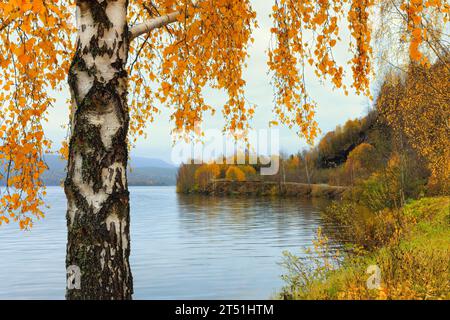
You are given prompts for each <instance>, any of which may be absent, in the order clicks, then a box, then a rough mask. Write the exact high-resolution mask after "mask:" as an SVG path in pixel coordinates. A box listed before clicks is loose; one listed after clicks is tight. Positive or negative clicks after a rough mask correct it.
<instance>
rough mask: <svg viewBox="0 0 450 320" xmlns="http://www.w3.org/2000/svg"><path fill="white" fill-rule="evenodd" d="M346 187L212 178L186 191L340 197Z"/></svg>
mask: <svg viewBox="0 0 450 320" xmlns="http://www.w3.org/2000/svg"><path fill="white" fill-rule="evenodd" d="M346 189H347V187H342V186H330V185H328V184H307V183H298V182H274V181H251V180H246V181H230V180H225V179H217V180H212V181H211V182H210V183H208V184H207V185H206V186H205V187H203V188H195V189H192V190H189V192H187V193H188V194H205V195H223V196H234V195H245V196H283V197H305V198H327V199H340V198H341V197H342V194H343V193H344V191H345V190H346Z"/></svg>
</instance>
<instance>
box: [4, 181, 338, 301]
mask: <svg viewBox="0 0 450 320" xmlns="http://www.w3.org/2000/svg"><path fill="white" fill-rule="evenodd" d="M47 191H48V194H47V196H46V201H47V204H48V205H49V206H50V208H48V209H46V217H45V218H44V219H42V220H40V221H37V222H36V223H35V225H34V227H33V229H32V230H31V231H29V232H23V231H20V230H18V226H17V225H16V224H10V225H6V226H5V225H3V226H1V227H0V299H64V294H65V250H66V236H67V230H66V220H65V210H66V200H65V195H64V192H63V190H62V188H60V187H48V189H47ZM130 193H131V258H130V259H131V268H132V272H133V277H134V296H133V297H134V298H135V299H268V298H270V297H273V296H274V295H275V293H276V292H277V291H279V290H280V288H281V287H282V285H283V282H282V280H281V279H280V276H281V275H282V274H283V269H282V267H281V266H280V265H279V262H281V260H282V251H283V250H290V251H292V252H294V253H298V254H303V248H305V247H311V241H312V240H313V239H314V236H315V233H316V230H317V228H318V227H320V226H324V222H323V221H322V219H321V216H320V210H321V208H323V206H324V205H325V204H326V203H324V202H323V201H313V200H306V199H283V198H241V197H232V198H225V197H224V198H221V197H205V196H186V195H178V194H176V192H175V187H130ZM325 227H328V228H329V227H330V226H325Z"/></svg>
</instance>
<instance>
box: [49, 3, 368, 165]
mask: <svg viewBox="0 0 450 320" xmlns="http://www.w3.org/2000/svg"><path fill="white" fill-rule="evenodd" d="M253 7H254V9H255V10H256V12H257V16H258V23H259V28H258V29H256V30H255V32H254V38H255V42H254V44H253V45H252V46H251V48H250V58H249V60H248V68H247V70H246V71H245V80H246V81H247V88H246V97H247V99H248V101H249V102H251V103H254V104H256V105H257V109H256V112H255V117H254V120H253V122H252V127H253V128H255V129H264V128H268V122H269V121H270V120H271V119H273V114H272V108H273V89H272V86H271V85H270V76H269V75H268V74H267V72H268V67H267V49H268V47H269V44H270V27H271V19H270V18H269V13H270V10H271V7H272V1H267V0H265V1H260V0H259V1H258V0H255V1H253ZM348 37H349V35H348V34H344V37H343V38H344V40H347V39H348ZM334 55H335V57H336V58H337V60H338V61H339V62H341V63H342V64H343V65H344V68H345V70H346V72H347V73H349V74H350V72H351V70H350V68H349V67H348V66H347V67H346V61H348V60H349V58H350V54H349V53H348V52H347V47H345V46H339V45H337V46H336V51H335V52H334ZM306 74H307V86H308V90H309V93H310V95H311V97H312V98H313V99H315V101H316V102H317V104H318V109H317V118H316V119H317V121H318V123H319V127H320V128H321V130H322V132H323V133H326V132H327V131H329V130H332V129H333V128H334V127H335V126H336V125H338V124H343V123H344V122H345V121H346V120H348V119H350V118H356V117H361V116H363V115H364V114H365V113H366V112H367V108H368V105H369V104H370V101H368V99H367V98H365V97H360V96H357V95H355V94H353V93H352V92H351V91H350V94H349V95H348V96H345V95H344V93H343V92H342V91H333V90H332V88H331V86H330V85H329V84H328V83H320V82H319V81H318V80H317V79H316V78H315V76H314V75H313V73H312V72H311V71H309V72H307V73H306ZM346 83H348V84H349V79H347V81H346ZM205 96H206V99H207V102H208V103H209V104H211V105H213V106H216V108H217V111H219V110H220V107H221V106H222V105H223V104H224V101H225V95H224V94H221V93H220V92H215V91H212V90H210V91H208V92H207V93H206V94H205ZM57 98H58V101H57V104H56V107H55V108H53V109H51V110H50V112H49V122H48V123H47V124H46V134H47V136H48V137H49V138H50V139H52V140H53V142H54V149H57V148H59V145H60V142H61V141H62V139H63V138H64V136H65V134H66V130H65V129H63V128H62V127H61V126H62V125H63V124H65V123H67V119H68V108H67V103H66V100H67V98H68V92H67V90H65V91H63V92H62V93H60V94H58V97H57ZM161 109H162V112H161V114H159V115H156V116H155V121H154V122H153V123H151V124H149V126H148V128H147V130H146V131H147V133H148V138H147V139H144V138H140V139H139V140H138V142H137V145H136V147H135V148H134V150H132V155H137V156H144V157H151V158H160V159H163V160H166V161H170V158H171V148H172V138H171V136H170V131H171V128H172V124H171V123H170V122H169V112H168V110H166V109H165V108H161ZM222 127H223V121H222V115H221V112H217V113H216V115H215V116H214V117H210V116H207V117H206V121H205V125H204V128H205V129H208V128H222ZM280 129H281V132H280V139H281V140H280V146H281V151H283V152H287V153H294V152H297V151H298V150H301V149H302V148H304V147H305V146H306V143H305V141H304V140H303V139H300V138H298V136H296V134H295V132H293V131H290V130H288V129H286V128H280Z"/></svg>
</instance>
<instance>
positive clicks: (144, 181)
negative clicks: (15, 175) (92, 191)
mask: <svg viewBox="0 0 450 320" xmlns="http://www.w3.org/2000/svg"><path fill="white" fill-rule="evenodd" d="M45 162H46V164H47V166H48V167H49V170H47V171H45V173H44V174H43V176H42V179H43V180H44V183H45V184H46V185H47V186H58V185H60V184H61V181H62V180H64V178H65V177H66V171H65V170H66V161H65V160H62V159H61V158H60V157H59V156H56V155H46V156H45ZM176 175H177V167H175V166H173V165H171V164H169V163H167V162H165V161H163V160H160V159H153V158H144V157H133V158H132V159H131V161H130V166H129V168H128V184H129V185H130V186H173V185H175V184H176ZM4 184H5V182H4V181H0V185H4Z"/></svg>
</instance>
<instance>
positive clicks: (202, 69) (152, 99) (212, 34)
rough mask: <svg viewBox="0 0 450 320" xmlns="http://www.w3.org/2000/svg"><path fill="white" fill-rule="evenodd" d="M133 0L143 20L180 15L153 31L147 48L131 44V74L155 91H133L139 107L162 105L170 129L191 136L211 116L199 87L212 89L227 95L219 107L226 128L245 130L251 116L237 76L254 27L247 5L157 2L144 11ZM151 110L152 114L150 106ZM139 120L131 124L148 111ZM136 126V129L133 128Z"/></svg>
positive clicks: (228, 0)
mask: <svg viewBox="0 0 450 320" xmlns="http://www.w3.org/2000/svg"><path fill="white" fill-rule="evenodd" d="M134 2H135V3H134V5H135V8H136V9H135V10H134V11H132V13H131V15H132V16H138V12H139V11H140V8H141V7H144V8H147V10H146V14H147V17H146V18H147V19H148V18H151V17H154V16H157V15H164V14H167V13H172V12H182V14H180V16H179V19H178V23H174V24H171V25H170V26H167V27H166V28H161V29H158V30H154V31H152V33H151V34H149V35H148V37H149V38H148V41H147V43H146V44H144V41H145V39H138V41H136V42H135V43H133V44H132V45H133V46H134V49H132V52H137V51H138V50H139V49H138V48H141V47H142V45H143V47H142V50H141V52H140V54H141V57H142V58H138V62H137V63H136V65H135V72H136V73H135V74H137V71H138V72H139V73H142V72H143V73H144V74H146V75H147V76H148V77H147V78H148V79H150V80H151V81H150V82H151V83H152V86H153V89H156V88H157V89H156V90H152V92H143V90H144V88H143V87H142V86H141V87H140V86H139V85H137V86H136V87H135V88H133V91H134V92H139V93H140V96H141V97H142V98H144V99H142V101H145V102H144V106H145V105H153V106H154V105H155V104H156V101H159V102H160V103H163V104H165V105H167V106H168V107H170V108H172V110H173V113H172V115H171V119H172V120H173V122H174V124H175V130H184V131H185V132H193V131H194V130H195V124H196V123H198V122H201V121H202V119H203V114H204V112H208V111H209V112H212V113H214V112H215V108H214V107H212V106H210V105H208V104H207V102H206V101H205V99H204V89H205V88H212V89H216V90H220V91H224V92H226V94H227V96H228V100H227V102H226V103H225V105H224V106H223V109H222V111H223V114H224V116H225V119H226V120H227V123H226V129H227V130H230V131H235V130H237V131H239V130H245V129H246V127H247V123H248V120H249V119H250V118H251V117H252V114H253V112H254V110H253V108H252V107H249V106H247V104H246V102H245V99H244V86H245V81H244V79H243V75H242V71H243V68H244V67H245V60H246V58H247V57H248V53H247V47H248V44H249V43H250V41H251V40H252V39H251V32H252V28H253V27H255V26H256V20H255V17H256V15H255V12H254V11H253V9H252V8H251V5H250V1H248V0H239V1H235V0H219V1H214V2H212V1H207V0H204V1H196V4H195V6H194V5H193V4H192V3H191V2H190V1H171V0H160V1H156V2H154V3H155V7H156V8H155V7H152V8H148V7H147V6H146V5H145V4H146V2H145V1H134ZM144 19H145V18H144ZM144 60H145V61H144ZM132 72H133V71H132ZM132 77H134V75H133V73H132ZM133 79H135V80H136V78H133ZM155 91H156V92H155ZM152 111H156V110H155V109H154V108H152ZM139 116H140V119H142V120H141V121H139V119H138V117H135V119H134V120H132V123H133V122H135V120H136V119H137V120H138V121H137V122H138V123H140V124H145V120H146V119H148V117H149V113H148V112H147V111H144V112H143V114H141V115H139ZM139 128H141V126H139V125H137V126H136V128H132V130H134V131H136V129H139Z"/></svg>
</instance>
